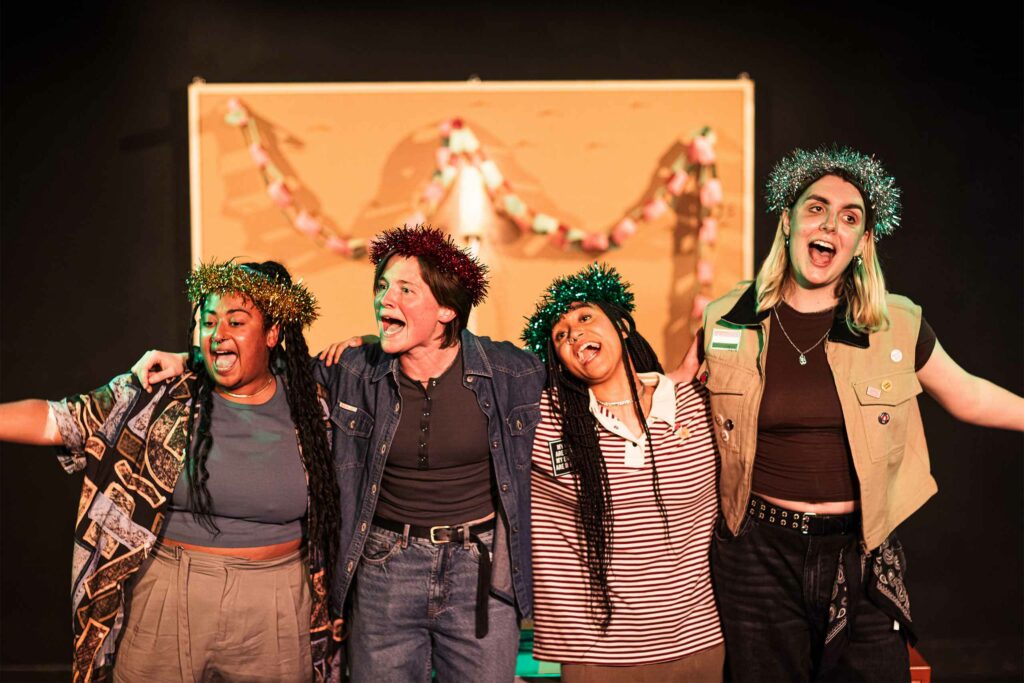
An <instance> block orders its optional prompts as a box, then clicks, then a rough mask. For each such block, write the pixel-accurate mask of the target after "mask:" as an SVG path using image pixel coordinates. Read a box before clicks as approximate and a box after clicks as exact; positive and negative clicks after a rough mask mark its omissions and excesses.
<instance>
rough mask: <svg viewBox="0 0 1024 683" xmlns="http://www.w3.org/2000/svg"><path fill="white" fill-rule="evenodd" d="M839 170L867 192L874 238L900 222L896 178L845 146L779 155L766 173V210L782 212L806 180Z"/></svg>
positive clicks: (811, 180) (799, 150)
mask: <svg viewBox="0 0 1024 683" xmlns="http://www.w3.org/2000/svg"><path fill="white" fill-rule="evenodd" d="M837 170H841V171H844V172H845V173H847V174H849V175H850V177H852V178H853V179H854V180H855V181H856V182H857V184H858V185H860V187H861V188H862V189H863V190H864V193H865V194H867V197H865V200H866V201H867V202H868V203H869V204H871V208H872V209H873V210H874V212H875V224H874V225H873V226H869V227H871V228H872V231H873V233H874V237H875V240H877V239H878V238H880V237H885V236H887V235H891V234H892V233H893V231H894V230H895V229H896V228H898V227H899V225H900V195H901V192H900V188H898V187H896V179H895V178H893V177H892V176H891V175H888V174H887V173H886V172H885V168H883V167H882V164H881V162H880V161H878V159H875V158H874V157H873V156H868V155H866V154H861V153H860V152H858V151H856V150H854V149H850V148H849V147H837V146H835V145H832V146H827V147H819V148H818V149H816V150H814V151H813V152H808V151H807V150H805V149H795V150H793V151H792V152H791V153H790V154H788V155H787V156H785V157H783V158H782V160H781V161H779V163H778V164H776V165H775V168H773V169H772V172H771V173H770V174H769V175H768V182H767V183H766V184H765V200H766V201H767V203H768V210H769V211H772V212H774V213H782V212H783V211H785V210H786V209H788V208H789V207H791V206H793V202H795V201H796V200H797V193H799V192H800V191H801V190H803V189H804V188H805V187H806V186H807V185H808V184H809V183H811V182H813V181H815V180H817V179H818V178H821V177H822V176H826V175H828V174H829V173H830V172H833V171H837Z"/></svg>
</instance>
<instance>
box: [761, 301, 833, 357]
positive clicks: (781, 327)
mask: <svg viewBox="0 0 1024 683" xmlns="http://www.w3.org/2000/svg"><path fill="white" fill-rule="evenodd" d="M772 310H773V311H775V319H776V320H778V321H779V329H780V330H782V334H784V335H786V341H788V342H789V345H790V346H792V347H793V348H794V349H796V352H797V353H799V354H800V365H807V354H808V353H810V352H811V351H813V350H814V349H815V348H816V347H817V346H818V344H820V343H821V342H823V341H825V337H827V336H828V333H829V332H831V331H832V328H831V327H830V328H829V329H827V330H825V334H823V335H821V339H819V340H818V341H816V342H814V343H813V344H811V345H810V346H809V347H808V348H807V349H805V350H804V351H801V350H800V347H799V346H797V345H796V344H794V343H793V340H792V339H790V338H789V333H788V332H786V326H785V325H783V324H782V318H780V317H779V309H778V307H777V306H773V307H772Z"/></svg>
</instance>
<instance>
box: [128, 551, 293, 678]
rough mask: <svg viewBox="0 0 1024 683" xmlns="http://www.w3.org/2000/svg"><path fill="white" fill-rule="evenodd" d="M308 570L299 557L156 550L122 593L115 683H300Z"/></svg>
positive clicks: (291, 555) (290, 555)
mask: <svg viewBox="0 0 1024 683" xmlns="http://www.w3.org/2000/svg"><path fill="white" fill-rule="evenodd" d="M308 574H309V571H308V569H307V567H306V562H305V561H304V559H303V557H302V553H301V552H300V551H296V552H294V553H291V554H289V555H286V556H284V557H280V558H276V559H273V560H264V561H252V560H244V559H240V558H235V557H224V556H220V555H211V554H209V553H200V552H190V551H187V550H181V549H178V551H177V552H175V551H173V550H168V549H165V548H163V547H159V546H158V548H157V550H156V552H155V553H154V554H153V556H152V557H151V558H150V560H149V561H148V563H147V564H146V565H145V566H143V568H142V569H141V570H140V572H139V576H138V578H137V580H136V581H135V583H134V585H133V586H131V587H130V590H129V605H128V612H127V614H128V616H127V619H126V623H125V626H124V631H123V633H122V637H121V642H120V644H119V645H118V649H117V658H116V661H115V664H114V681H115V683H141V682H150V681H161V682H163V681H167V682H169V683H170V682H174V683H178V682H180V683H206V682H207V681H232V682H234V681H245V682H252V683H257V682H266V683H271V682H274V683H279V682H281V683H285V682H287V683H306V682H307V681H310V680H311V679H312V677H313V664H312V658H311V655H310V647H309V618H310V617H309V611H310V597H309V581H308V578H307V577H308Z"/></svg>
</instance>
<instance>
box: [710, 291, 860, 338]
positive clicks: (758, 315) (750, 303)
mask: <svg viewBox="0 0 1024 683" xmlns="http://www.w3.org/2000/svg"><path fill="white" fill-rule="evenodd" d="M769 315H771V309H766V310H764V311H758V310H757V291H756V287H755V285H754V283H751V285H750V286H749V287H747V290H746V291H745V292H743V294H742V295H741V296H740V298H739V300H737V301H736V305H735V306H733V307H732V309H731V310H730V311H729V312H728V313H726V314H725V315H723V316H722V320H724V321H725V322H727V323H731V324H733V325H739V326H742V327H753V326H755V325H759V324H761V322H762V321H764V319H765V318H767V317H768V316H769ZM828 340H829V341H832V342H840V343H842V344H849V345H850V346H856V347H858V348H862V349H866V348H868V347H869V346H870V340H869V338H868V335H866V334H861V333H859V332H854V331H852V330H851V329H850V328H849V327H847V325H846V305H845V304H844V303H840V304H839V305H838V306H836V314H835V319H834V320H833V322H832V329H831V330H829V333H828Z"/></svg>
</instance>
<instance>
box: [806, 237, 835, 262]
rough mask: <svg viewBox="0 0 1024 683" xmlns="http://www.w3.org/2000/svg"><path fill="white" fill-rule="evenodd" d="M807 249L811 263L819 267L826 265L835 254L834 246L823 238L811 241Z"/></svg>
mask: <svg viewBox="0 0 1024 683" xmlns="http://www.w3.org/2000/svg"><path fill="white" fill-rule="evenodd" d="M807 251H808V253H809V254H810V256H811V263H813V264H814V265H816V266H818V267H819V268H826V267H828V266H829V264H831V263H832V259H833V258H835V255H836V248H835V247H834V246H832V245H831V244H829V243H828V242H826V241H824V240H814V241H812V242H811V243H810V244H809V245H808V247H807Z"/></svg>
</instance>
